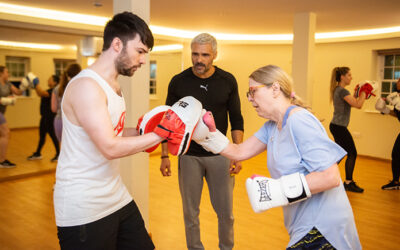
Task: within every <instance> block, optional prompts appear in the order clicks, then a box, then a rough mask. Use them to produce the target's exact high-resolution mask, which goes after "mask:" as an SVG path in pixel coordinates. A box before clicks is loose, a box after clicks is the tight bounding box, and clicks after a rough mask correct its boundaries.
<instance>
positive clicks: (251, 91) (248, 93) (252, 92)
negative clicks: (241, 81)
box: [246, 84, 267, 98]
mask: <svg viewBox="0 0 400 250" xmlns="http://www.w3.org/2000/svg"><path fill="white" fill-rule="evenodd" d="M262 87H267V85H264V84H263V85H257V86H252V87H249V91H247V93H246V96H247V98H249V97H250V96H251V98H254V93H256V90H257V89H259V88H262Z"/></svg>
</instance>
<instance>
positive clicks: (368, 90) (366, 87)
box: [354, 81, 376, 99]
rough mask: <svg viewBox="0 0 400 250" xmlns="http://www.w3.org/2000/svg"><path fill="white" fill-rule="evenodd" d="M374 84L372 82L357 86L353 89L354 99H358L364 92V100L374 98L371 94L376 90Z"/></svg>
mask: <svg viewBox="0 0 400 250" xmlns="http://www.w3.org/2000/svg"><path fill="white" fill-rule="evenodd" d="M375 85H376V84H375V83H374V82H370V81H366V82H364V83H361V84H357V85H356V87H355V89H354V97H356V98H357V97H359V95H360V94H361V93H362V92H364V93H365V99H369V98H370V97H371V95H373V96H375V94H374V93H373V92H375V90H376V86H375Z"/></svg>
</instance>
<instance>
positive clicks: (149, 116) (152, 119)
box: [136, 105, 171, 153]
mask: <svg viewBox="0 0 400 250" xmlns="http://www.w3.org/2000/svg"><path fill="white" fill-rule="evenodd" d="M169 108H171V107H170V106H167V105H162V106H158V107H155V108H154V109H152V110H150V111H149V112H147V113H146V114H144V115H142V116H141V117H140V118H139V120H138V124H137V126H136V130H137V131H138V133H139V135H144V134H147V133H150V132H153V131H154V128H155V127H156V126H157V125H158V124H159V123H160V121H161V119H162V118H163V116H164V114H165V112H166V111H167V110H168V109H169ZM159 144H160V143H158V144H157V145H154V146H153V147H151V148H148V149H146V150H145V151H146V152H147V153H151V152H153V151H154V150H156V148H157V147H158V145H159Z"/></svg>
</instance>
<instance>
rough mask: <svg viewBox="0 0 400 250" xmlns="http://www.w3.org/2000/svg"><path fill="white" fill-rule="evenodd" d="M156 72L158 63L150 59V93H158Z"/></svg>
mask: <svg viewBox="0 0 400 250" xmlns="http://www.w3.org/2000/svg"><path fill="white" fill-rule="evenodd" d="M156 73H157V63H156V61H150V89H149V91H150V95H156V94H157V80H156Z"/></svg>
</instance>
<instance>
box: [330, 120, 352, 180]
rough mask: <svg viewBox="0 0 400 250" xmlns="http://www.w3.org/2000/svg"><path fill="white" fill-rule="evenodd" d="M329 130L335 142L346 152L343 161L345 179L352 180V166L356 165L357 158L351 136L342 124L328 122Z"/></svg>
mask: <svg viewBox="0 0 400 250" xmlns="http://www.w3.org/2000/svg"><path fill="white" fill-rule="evenodd" d="M329 130H330V131H331V133H332V135H333V138H334V139H335V142H336V143H337V144H339V146H341V147H342V148H343V149H344V150H346V152H347V158H346V163H345V170H346V180H349V181H350V180H353V172H354V166H355V165H356V158H357V150H356V145H355V144H354V141H353V137H352V136H351V134H350V132H349V130H348V129H347V128H346V127H344V126H339V125H336V124H332V123H331V124H329Z"/></svg>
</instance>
